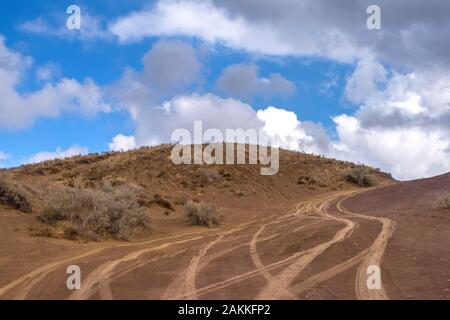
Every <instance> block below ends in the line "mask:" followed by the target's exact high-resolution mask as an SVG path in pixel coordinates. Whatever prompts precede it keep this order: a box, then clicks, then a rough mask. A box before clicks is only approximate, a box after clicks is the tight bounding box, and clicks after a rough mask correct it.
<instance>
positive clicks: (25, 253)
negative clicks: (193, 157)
mask: <svg viewBox="0 0 450 320" xmlns="http://www.w3.org/2000/svg"><path fill="white" fill-rule="evenodd" d="M353 167H355V165H353V164H350V163H346V162H339V161H335V160H330V159H325V158H322V157H317V156H312V155H306V154H301V153H295V152H288V151H282V153H281V159H280V172H279V173H278V174H277V175H275V176H261V175H260V174H259V166H252V165H239V166H175V165H173V164H172V163H171V161H170V146H160V147H155V148H148V149H141V150H136V151H132V152H128V153H117V154H106V155H91V156H86V157H75V158H72V159H68V160H58V161H52V162H47V163H43V164H37V165H32V166H25V167H22V168H17V169H13V170H10V171H8V172H7V173H8V174H10V175H12V176H13V178H14V180H15V181H19V182H21V183H22V184H24V185H26V186H31V187H33V188H34V189H35V190H39V189H41V188H44V186H46V185H50V184H61V185H71V184H73V183H75V181H76V183H80V182H81V184H83V187H84V188H87V189H90V188H91V189H95V188H96V187H97V185H98V183H99V181H101V180H104V179H114V180H116V181H122V182H123V183H126V184H131V183H132V184H137V185H140V186H142V187H143V188H145V190H146V192H147V193H148V194H149V198H150V199H151V197H152V196H153V195H154V194H155V193H157V194H158V195H160V196H161V197H162V198H163V199H165V200H167V201H168V202H170V203H171V204H172V205H173V207H174V211H171V212H170V213H169V214H167V210H166V209H165V208H163V207H161V206H160V205H158V204H157V203H151V202H150V203H148V212H149V215H150V218H151V233H150V234H147V235H142V236H141V237H140V238H137V239H134V240H133V241H130V242H121V241H117V240H113V239H110V238H107V237H105V238H102V239H100V241H98V242H92V241H91V242H87V241H85V240H83V239H79V240H78V241H69V240H65V239H62V237H61V234H60V233H59V231H58V228H57V227H55V230H53V231H52V232H53V234H52V236H53V238H48V237H36V236H33V235H32V234H33V232H31V233H30V227H34V228H39V227H43V226H42V225H41V224H40V223H39V222H38V221H37V218H36V214H37V213H38V212H39V210H40V206H41V200H42V199H40V197H42V196H39V193H36V194H35V196H34V197H33V196H32V197H31V198H30V200H29V201H30V203H31V204H32V208H33V209H32V212H31V213H24V212H20V211H17V210H16V209H11V208H9V207H6V206H5V205H3V206H1V207H0V299H419V298H422V299H431V298H436V299H449V298H450V291H449V289H450V268H449V267H450V251H449V250H448V244H449V243H450V213H449V211H448V210H444V209H436V208H434V200H435V198H436V196H437V195H438V194H440V193H442V192H444V191H448V190H450V175H444V176H441V177H436V178H433V179H426V180H420V181H411V182H404V183H397V182H395V181H394V180H392V179H390V178H389V176H388V175H386V174H384V173H382V172H380V171H377V170H371V175H372V176H373V177H374V178H376V180H377V181H378V187H375V188H367V189H362V188H360V187H357V186H355V185H353V184H351V183H348V182H346V181H345V179H343V175H344V174H345V172H347V171H348V170H350V169H351V168H353ZM305 177H309V178H308V179H305ZM299 178H300V179H299ZM310 178H311V179H310ZM299 180H301V183H299ZM305 180H307V182H305ZM311 181H312V182H311ZM179 196H184V197H186V198H188V199H191V200H196V201H204V202H207V203H211V204H214V205H215V206H216V207H218V208H220V209H221V211H222V213H223V215H224V216H225V220H224V223H223V224H222V225H221V226H220V227H215V228H204V227H194V226H189V225H188V224H187V223H186V221H185V219H184V217H183V208H182V207H181V206H180V205H177V204H175V202H176V198H177V197H179ZM69 265H78V266H80V268H81V272H82V288H81V290H75V291H70V290H68V289H67V287H66V280H67V277H68V276H69V275H68V274H67V273H66V269H67V267H68V266H69ZM370 265H379V266H381V270H382V288H381V289H379V290H377V289H374V290H369V289H368V288H367V285H366V281H367V277H368V275H367V268H368V266H370Z"/></svg>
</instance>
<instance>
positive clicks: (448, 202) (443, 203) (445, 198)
mask: <svg viewBox="0 0 450 320" xmlns="http://www.w3.org/2000/svg"><path fill="white" fill-rule="evenodd" d="M436 206H437V207H438V208H440V209H450V192H448V193H444V194H441V195H439V196H438V198H437V200H436Z"/></svg>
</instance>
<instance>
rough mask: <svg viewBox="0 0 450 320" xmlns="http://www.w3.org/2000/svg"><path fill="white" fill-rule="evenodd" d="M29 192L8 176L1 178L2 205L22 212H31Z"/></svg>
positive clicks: (0, 195) (0, 197)
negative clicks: (28, 198)
mask: <svg viewBox="0 0 450 320" xmlns="http://www.w3.org/2000/svg"><path fill="white" fill-rule="evenodd" d="M27 194H28V192H27V190H26V189H25V188H24V187H23V186H22V185H21V184H19V183H17V182H15V181H14V180H13V179H11V178H9V177H7V176H4V175H2V176H0V203H1V204H4V205H6V206H8V207H11V208H13V209H17V210H20V211H22V212H31V204H30V202H29V201H28V200H27Z"/></svg>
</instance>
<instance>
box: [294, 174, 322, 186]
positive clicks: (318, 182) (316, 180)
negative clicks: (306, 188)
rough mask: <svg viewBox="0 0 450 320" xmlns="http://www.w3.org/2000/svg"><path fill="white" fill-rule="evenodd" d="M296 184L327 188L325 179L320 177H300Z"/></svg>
mask: <svg viewBox="0 0 450 320" xmlns="http://www.w3.org/2000/svg"><path fill="white" fill-rule="evenodd" d="M297 184H305V185H310V186H311V185H313V186H319V187H326V186H328V182H327V180H326V178H324V177H322V176H318V175H317V176H300V177H299V178H298V180H297Z"/></svg>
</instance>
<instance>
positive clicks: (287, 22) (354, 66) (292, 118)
mask: <svg viewBox="0 0 450 320" xmlns="http://www.w3.org/2000/svg"><path fill="white" fill-rule="evenodd" d="M71 4H75V5H78V6H79V7H80V8H81V29H80V30H69V29H68V28H67V27H66V20H67V18H68V15H67V13H66V9H67V7H68V6H69V5H71ZM373 4H375V5H378V6H379V7H380V8H381V29H380V30H369V29H368V28H367V25H366V20H367V18H368V16H369V15H368V14H367V12H366V10H367V7H368V6H369V5H373ZM449 15H450V2H449V1H446V0H431V1H422V0H396V1H392V0H390V1H389V0H384V1H383V0H371V1H364V0H341V1H333V0H328V1H325V0H315V1H307V0H304V1H303V0H295V1H294V0H278V1H272V0H240V1H232V0H160V1H142V0H125V1H120V2H119V1H112V0H111V1H110V0H96V1H86V0H84V1H78V2H77V1H75V0H72V1H50V0H48V1H47V0H37V1H26V0H17V1H14V2H12V1H8V3H7V4H4V10H1V13H0V94H1V96H0V167H10V166H17V165H20V164H23V163H29V162H37V161H42V160H46V159H51V158H55V157H65V156H70V155H74V154H84V153H88V152H101V151H107V150H127V149H131V148H135V147H139V146H143V145H153V144H158V143H162V142H170V136H171V133H172V131H173V130H174V129H177V128H187V129H191V128H193V122H194V121H195V120H202V121H203V123H204V128H205V129H206V128H218V129H222V130H224V129H227V128H243V129H246V128H256V129H259V130H263V131H264V132H266V133H267V134H268V135H269V136H271V137H272V138H273V139H274V140H276V141H278V143H279V144H281V145H282V146H283V147H285V148H290V149H294V150H301V151H306V152H313V153H316V154H324V155H327V156H330V157H334V158H339V159H345V160H351V161H355V162H362V163H366V164H369V165H372V166H374V167H378V168H381V169H383V170H385V171H389V172H391V173H392V174H393V175H394V177H396V178H398V179H402V180H403V179H413V178H422V177H428V176H432V175H437V174H441V173H444V172H448V171H450V54H449V52H450V41H449V39H450V22H449V19H448V17H449Z"/></svg>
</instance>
